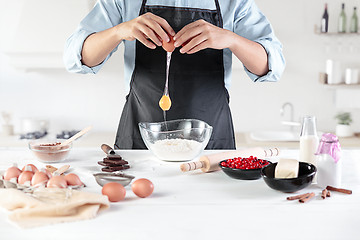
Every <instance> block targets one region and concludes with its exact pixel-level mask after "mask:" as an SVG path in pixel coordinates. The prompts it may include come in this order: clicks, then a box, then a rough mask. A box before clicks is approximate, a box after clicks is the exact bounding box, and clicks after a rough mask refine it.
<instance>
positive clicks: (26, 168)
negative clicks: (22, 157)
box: [22, 164, 39, 173]
mask: <svg viewBox="0 0 360 240" xmlns="http://www.w3.org/2000/svg"><path fill="white" fill-rule="evenodd" d="M29 168H30V169H29ZM22 171H31V172H33V173H36V172H37V171H39V170H38V169H37V167H36V166H35V165H33V164H26V165H25V166H24V167H23V168H22Z"/></svg>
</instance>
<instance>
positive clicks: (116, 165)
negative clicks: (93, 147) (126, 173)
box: [98, 161, 128, 167]
mask: <svg viewBox="0 0 360 240" xmlns="http://www.w3.org/2000/svg"><path fill="white" fill-rule="evenodd" d="M98 164H99V165H101V166H108V167H119V166H124V165H125V164H128V162H126V161H125V162H121V163H120V164H112V163H108V162H104V161H99V162H98Z"/></svg>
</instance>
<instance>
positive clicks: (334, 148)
mask: <svg viewBox="0 0 360 240" xmlns="http://www.w3.org/2000/svg"><path fill="white" fill-rule="evenodd" d="M340 155H341V147H340V143H339V139H338V137H337V136H335V135H334V134H331V133H324V134H323V135H322V137H321V141H320V144H319V148H318V150H317V153H316V163H317V174H316V176H317V184H318V185H319V186H320V187H322V188H325V187H326V186H332V187H341V161H339V160H340Z"/></svg>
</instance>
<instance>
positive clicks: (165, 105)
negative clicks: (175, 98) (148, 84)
mask: <svg viewBox="0 0 360 240" xmlns="http://www.w3.org/2000/svg"><path fill="white" fill-rule="evenodd" d="M159 106H160V108H161V109H162V110H163V111H168V110H169V109H170V107H171V100H170V97H169V96H167V95H163V96H162V97H161V99H160V101H159Z"/></svg>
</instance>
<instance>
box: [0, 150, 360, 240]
mask: <svg viewBox="0 0 360 240" xmlns="http://www.w3.org/2000/svg"><path fill="white" fill-rule="evenodd" d="M119 153H120V154H121V155H122V156H123V158H124V159H126V160H128V161H129V163H130V165H131V168H130V169H128V170H126V173H128V174H131V175H134V176H136V178H148V179H150V180H151V181H152V182H153V183H154V186H155V190H154V193H153V194H152V195H151V196H150V197H148V198H145V199H141V198H138V197H136V196H135V195H134V194H133V193H132V191H131V189H130V186H127V187H126V190H127V193H126V198H125V200H124V201H122V202H118V203H111V207H110V209H108V210H105V211H103V212H101V213H100V214H99V215H98V216H97V217H96V218H95V219H92V220H87V221H80V222H73V223H64V224H57V225H51V226H45V227H38V228H33V229H26V230H24V229H20V228H18V227H17V226H15V225H14V224H12V223H10V222H9V221H8V220H7V213H6V211H5V210H1V211H0V239H1V240H7V239H11V240H14V239H24V240H30V239H34V240H39V239H79V238H81V239H84V240H85V239H86V240H87V239H156V240H158V239H230V238H231V239H267V240H268V239H277V240H278V239H286V240H288V239H347V240H348V239H359V229H358V226H359V223H360V220H359V219H360V204H359V203H360V161H359V159H360V150H344V151H343V158H342V161H343V187H344V188H347V189H351V190H353V194H352V195H345V194H340V193H335V192H334V193H333V194H332V197H331V198H329V199H325V200H322V199H321V198H320V197H319V195H318V194H319V193H320V192H321V189H320V188H317V187H316V186H314V185H313V186H311V187H309V188H307V189H304V190H302V191H300V192H299V194H300V193H304V192H310V191H314V192H315V193H316V194H317V196H316V198H315V199H312V200H311V201H310V202H308V203H305V204H300V203H299V202H297V201H287V200H286V197H288V196H290V195H293V194H286V193H282V192H278V191H275V190H272V189H270V188H269V187H268V186H267V185H266V184H265V183H264V181H263V180H262V179H259V180H254V181H242V180H235V179H232V178H229V177H228V176H226V175H225V174H224V173H223V172H221V171H218V172H213V173H202V172H201V171H197V172H191V173H182V172H181V171H180V169H179V165H180V163H172V162H163V161H160V160H157V159H156V158H155V157H153V156H152V155H151V154H150V152H149V151H147V150H138V151H134V150H128V151H120V152H119ZM207 153H210V152H207ZM297 154H298V150H283V151H282V153H281V157H295V158H296V157H297ZM103 157H104V153H103V152H102V151H101V149H100V148H74V149H73V150H72V152H71V154H70V157H69V160H67V161H66V163H67V164H70V165H71V168H72V170H73V172H74V173H77V174H78V175H79V176H80V178H81V180H82V181H83V182H85V184H86V185H87V187H86V188H84V189H83V190H82V191H91V192H96V193H101V187H100V186H98V185H97V183H96V182H95V179H94V177H93V176H92V173H94V172H97V171H99V170H100V166H99V165H97V161H100V160H101V159H102V158H103ZM274 160H276V159H273V161H274ZM13 162H17V163H18V164H19V166H23V165H24V164H26V163H33V164H35V165H36V166H37V167H38V168H41V167H43V166H44V165H45V164H43V163H40V162H38V161H37V160H36V159H35V158H34V156H33V155H32V154H31V153H30V151H29V150H27V149H26V148H0V170H5V169H7V168H8V167H9V166H10V165H11V164H12V163H13ZM63 164H65V163H62V164H53V165H54V166H61V165H63ZM49 236H51V237H50V238H49Z"/></svg>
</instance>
